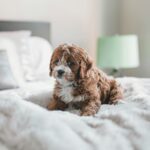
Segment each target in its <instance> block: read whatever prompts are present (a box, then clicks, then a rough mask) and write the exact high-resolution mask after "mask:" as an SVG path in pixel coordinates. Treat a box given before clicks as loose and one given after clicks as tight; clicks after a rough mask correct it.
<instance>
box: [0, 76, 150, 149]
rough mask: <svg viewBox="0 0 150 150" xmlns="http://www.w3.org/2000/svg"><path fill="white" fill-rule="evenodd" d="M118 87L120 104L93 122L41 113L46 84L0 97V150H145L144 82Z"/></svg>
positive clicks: (148, 136)
mask: <svg viewBox="0 0 150 150" xmlns="http://www.w3.org/2000/svg"><path fill="white" fill-rule="evenodd" d="M118 81H119V82H120V83H121V84H122V86H123V87H124V99H123V100H122V101H120V102H119V104H117V105H102V107H101V109H100V110H99V112H98V113H97V114H96V115H95V116H94V117H80V116H78V115H76V114H73V113H71V112H67V111H65V112H62V111H48V110H46V109H45V107H46V105H47V103H48V101H49V98H50V95H51V93H50V91H52V89H53V82H51V81H50V82H43V83H42V82H37V83H29V84H27V85H26V86H25V87H23V88H20V89H18V90H7V91H2V92H0V150H110V149H111V150H149V149H150V79H136V78H122V79H121V78H120V79H118Z"/></svg>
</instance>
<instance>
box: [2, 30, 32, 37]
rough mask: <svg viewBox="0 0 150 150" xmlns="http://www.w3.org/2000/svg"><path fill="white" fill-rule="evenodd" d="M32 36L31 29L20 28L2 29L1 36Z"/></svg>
mask: <svg viewBox="0 0 150 150" xmlns="http://www.w3.org/2000/svg"><path fill="white" fill-rule="evenodd" d="M29 36H31V31H28V30H18V31H0V37H8V38H22V37H29Z"/></svg>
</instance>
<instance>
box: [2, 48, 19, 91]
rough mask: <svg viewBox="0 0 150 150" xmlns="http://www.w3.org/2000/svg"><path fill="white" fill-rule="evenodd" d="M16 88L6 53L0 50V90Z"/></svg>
mask: <svg viewBox="0 0 150 150" xmlns="http://www.w3.org/2000/svg"><path fill="white" fill-rule="evenodd" d="M16 87H17V83H16V81H15V79H14V76H13V73H12V70H11V67H10V64H9V61H8V56H7V51H6V50H1V49H0V90H5V89H12V88H16Z"/></svg>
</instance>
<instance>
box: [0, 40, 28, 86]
mask: <svg viewBox="0 0 150 150" xmlns="http://www.w3.org/2000/svg"><path fill="white" fill-rule="evenodd" d="M0 49H3V50H6V51H7V56H8V61H9V63H10V67H11V71H12V73H13V75H14V78H15V80H16V82H17V83H18V85H19V86H23V85H24V83H25V81H24V77H23V71H22V69H21V66H20V62H19V58H18V54H17V53H16V46H15V44H14V42H13V41H12V40H10V39H8V38H2V37H0Z"/></svg>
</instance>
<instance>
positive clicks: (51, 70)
mask: <svg viewBox="0 0 150 150" xmlns="http://www.w3.org/2000/svg"><path fill="white" fill-rule="evenodd" d="M52 60H53V56H52V57H51V60H50V65H49V75H50V76H52V72H53V68H52Z"/></svg>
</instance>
